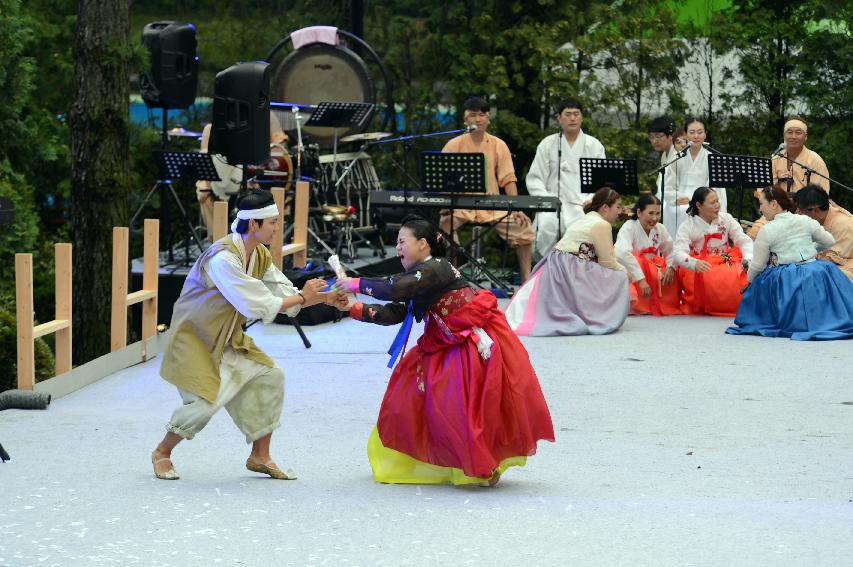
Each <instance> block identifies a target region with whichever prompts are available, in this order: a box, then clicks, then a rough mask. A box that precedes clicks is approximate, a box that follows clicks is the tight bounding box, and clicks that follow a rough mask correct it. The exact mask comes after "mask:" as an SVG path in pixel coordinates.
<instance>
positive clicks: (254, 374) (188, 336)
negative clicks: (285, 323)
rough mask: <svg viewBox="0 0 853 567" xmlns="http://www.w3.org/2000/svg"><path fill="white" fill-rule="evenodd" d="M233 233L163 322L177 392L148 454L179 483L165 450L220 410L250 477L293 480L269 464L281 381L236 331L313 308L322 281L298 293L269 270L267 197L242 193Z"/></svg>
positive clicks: (167, 368) (192, 276)
mask: <svg viewBox="0 0 853 567" xmlns="http://www.w3.org/2000/svg"><path fill="white" fill-rule="evenodd" d="M238 209H239V212H238V213H237V219H236V220H235V221H234V224H232V225H231V229H232V230H233V233H232V234H229V235H228V236H226V237H225V238H223V239H221V240H219V241H217V242H214V243H213V244H212V245H211V246H210V248H208V249H207V250H205V251H204V253H203V254H202V255H201V256H200V257H199V259H198V260H197V261H196V263H195V264H194V265H193V267H192V270H191V271H190V273H189V275H188V276H187V279H186V282H185V283H184V288H183V290H181V296H180V297H179V298H178V301H177V302H176V303H175V308H174V312H173V314H172V331H171V332H172V335H171V338H170V339H169V345H168V346H167V348H166V351H165V353H164V356H163V364H162V366H161V367H160V375H161V376H162V377H163V378H164V379H165V380H166V381H168V382H171V383H172V384H174V385H175V386H177V388H178V391H179V393H180V395H181V398H182V399H183V405H182V406H181V407H179V408H178V409H176V410H175V411H174V413H173V414H172V418H171V419H170V420H169V423H168V424H167V425H166V431H167V433H166V436H165V437H164V438H163V440H162V441H161V442H160V444H159V445H157V447H156V448H155V449H154V452H153V453H151V462H152V463H153V465H154V474H155V476H156V477H157V478H160V479H163V480H175V479H178V478H179V476H178V473H177V472H176V471H175V468H174V466H173V464H172V461H171V457H172V450H173V449H174V448H175V446H176V445H177V444H178V443H180V442H181V441H182V440H183V439H192V438H193V437H194V436H195V434H196V433H198V432H199V431H201V430H202V429H203V428H204V426H205V425H207V423H208V421H210V418H211V417H213V414H215V413H216V412H217V411H218V410H219V409H220V408H222V407H225V409H226V410H227V411H228V413H229V414H230V415H231V419H232V420H234V423H235V424H236V425H237V427H238V428H239V429H240V431H242V432H243V434H244V435H245V436H246V442H247V443H251V444H252V452H251V454H250V455H249V459H248V460H247V461H246V468H247V469H249V470H250V471H254V472H259V473H264V474H267V475H269V476H271V477H273V478H277V479H285V480H288V479H295V478H296V475H295V473H294V472H293V471H292V470H290V469H287V471H286V472H285V471H283V470H282V469H280V468H279V467H278V465H276V463H275V462H274V461H273V460H272V457H270V440H271V438H272V432H273V430H274V429H276V428H277V427H278V426H279V417H280V416H281V408H282V405H283V403H284V373H283V372H282V371H281V369H280V368H279V367H278V366H276V364H275V363H274V362H273V361H272V359H270V357H269V356H267V355H266V353H264V352H263V351H262V350H260V349H259V348H258V347H257V346H256V345H255V343H254V341H252V339H251V337H249V336H248V335H247V334H245V333H244V332H243V327H242V325H243V323H244V322H245V321H246V319H247V318H250V317H251V318H258V319H262V320H263V321H264V322H267V323H268V322H270V321H272V320H273V319H274V318H275V316H276V314H278V313H279V312H282V311H283V312H285V313H287V314H288V315H290V316H295V315H296V314H297V313H298V312H299V309H300V308H301V307H307V306H309V305H315V304H317V303H320V302H322V301H324V300H326V299H327V298H328V297H329V296H330V294H328V293H322V292H321V290H322V289H323V288H324V287H325V286H326V282H324V281H323V280H319V279H314V280H310V281H308V282H307V283H306V284H305V286H304V287H303V289H302V291H301V292H300V291H298V290H297V289H296V288H295V287H293V285H292V284H291V283H290V281H289V280H288V279H287V278H286V277H285V276H284V274H282V273H281V272H280V271H279V270H278V269H277V268H276V267H275V266H274V265H273V263H272V255H271V254H270V252H269V250H267V248H266V245H269V243H270V242H271V240H272V236H273V232H275V229H276V226H277V225H278V216H279V211H278V207H277V206H276V205H275V201H273V198H272V195H271V194H270V193H269V191H263V190H258V189H255V190H251V191H250V192H249V193H247V194H246V195H245V196H244V197H243V198H241V199H240V202H239V203H238Z"/></svg>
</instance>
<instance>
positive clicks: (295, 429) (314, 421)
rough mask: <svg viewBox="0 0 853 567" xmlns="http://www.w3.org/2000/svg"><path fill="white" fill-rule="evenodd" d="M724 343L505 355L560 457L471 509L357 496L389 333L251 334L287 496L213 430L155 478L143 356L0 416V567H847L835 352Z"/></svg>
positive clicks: (422, 494)
mask: <svg viewBox="0 0 853 567" xmlns="http://www.w3.org/2000/svg"><path fill="white" fill-rule="evenodd" d="M729 323H730V320H726V319H716V318H685V317H673V318H666V319H654V318H629V320H628V322H627V323H626V324H625V326H624V327H623V328H622V330H620V331H619V332H618V333H616V334H615V335H611V336H605V337H577V338H534V339H525V340H524V343H525V345H526V346H527V348H528V350H529V352H530V356H531V359H532V361H533V364H534V366H535V368H536V370H537V372H538V374H539V378H540V381H541V383H542V387H543V390H544V392H545V396H546V399H547V400H548V402H549V405H550V408H551V412H552V417H553V420H554V427H555V432H556V434H557V442H556V443H553V444H551V443H544V444H542V445H540V451H539V454H537V455H536V456H534V457H532V458H531V459H530V460H529V463H528V466H527V467H525V468H523V469H511V470H510V471H509V472H508V473H507V474H506V475H505V476H504V478H503V479H501V482H500V484H499V485H498V486H496V487H494V488H491V489H486V488H455V487H452V486H392V485H382V484H376V483H374V482H373V480H372V477H371V472H370V466H369V464H368V461H367V456H366V451H365V445H366V441H367V437H368V434H369V433H370V430H371V428H372V427H373V424H374V421H375V418H376V414H377V410H378V407H379V404H380V401H381V399H382V394H383V392H384V388H385V384H386V381H387V379H388V376H389V375H390V370H388V369H387V368H386V367H385V365H386V362H387V359H388V357H387V355H386V354H385V351H386V350H387V348H388V345H389V344H390V342H391V340H392V338H393V336H394V334H395V333H396V330H397V329H396V328H382V327H378V326H368V325H366V324H359V323H357V322H355V321H351V320H349V319H345V320H343V321H342V322H340V323H336V324H326V325H323V326H319V327H306V328H305V329H306V331H307V333H308V335H309V338H310V339H311V341H312V343H313V344H314V346H313V348H311V349H310V350H306V349H304V348H303V347H302V344H301V342H300V341H299V339H298V337H297V336H296V334H295V332H294V330H293V329H292V328H291V327H287V326H277V325H273V326H267V327H263V326H261V325H256V326H255V327H253V328H252V329H251V333H252V334H253V335H254V336H255V337H256V338H257V340H258V342H259V343H260V344H261V346H262V347H263V348H265V349H266V350H267V352H269V353H270V354H271V355H272V356H273V357H274V358H275V359H276V361H277V362H278V363H279V364H280V365H281V366H282V367H283V368H284V370H285V373H286V375H287V383H286V397H285V411H284V415H283V416H282V423H283V426H282V428H281V429H280V430H278V431H277V433H276V434H275V435H274V437H273V456H274V457H275V458H276V459H277V460H278V462H279V464H280V465H286V466H290V467H293V468H294V469H295V470H296V471H297V472H298V473H299V475H300V476H299V480H297V481H293V482H286V481H275V480H271V479H266V478H263V477H261V476H259V475H255V474H253V473H250V472H248V471H246V470H245V469H244V468H243V463H244V462H245V459H246V456H247V454H248V447H247V446H246V445H245V443H244V440H243V438H242V435H241V434H240V433H239V432H238V431H237V429H236V428H235V427H234V426H233V424H232V423H231V422H230V420H229V418H228V415H227V414H226V413H225V412H222V413H221V414H219V415H217V416H216V417H215V418H214V419H213V421H212V422H211V424H210V425H209V427H208V428H207V429H206V430H205V431H203V432H202V433H201V434H200V435H199V436H198V437H197V438H196V439H194V440H193V441H190V442H185V443H183V444H181V445H180V446H179V448H178V449H177V450H176V452H175V455H174V458H175V463H176V467H177V469H178V470H179V471H180V473H181V474H182V476H183V478H182V479H181V480H179V481H176V482H166V481H159V480H156V479H155V478H154V477H153V475H152V473H151V465H150V462H149V455H150V453H151V450H152V448H153V447H154V445H155V444H156V443H157V441H158V440H159V439H160V438H161V437H162V434H163V431H164V430H163V426H164V424H165V422H166V421H167V419H168V418H169V416H170V414H171V411H172V409H173V408H174V407H175V406H176V404H178V403H179V397H178V395H177V393H176V391H175V390H174V388H172V387H171V386H169V385H168V384H166V383H165V382H163V381H162V380H160V379H159V378H158V368H159V364H160V360H159V358H158V359H155V360H153V361H149V362H148V363H145V364H142V365H139V366H136V367H133V368H130V369H128V370H125V371H123V372H120V373H118V374H116V375H113V376H111V377H109V378H106V379H104V380H102V381H100V382H98V383H96V384H93V385H91V386H89V387H87V388H85V389H83V390H81V391H78V392H76V393H74V394H71V395H70V396H68V397H65V398H62V399H59V400H56V401H55V402H54V403H53V404H52V405H51V407H50V408H49V409H48V410H46V411H20V410H9V411H4V412H0V442H2V443H3V445H4V446H5V447H6V449H7V450H8V451H9V453H10V454H11V456H12V459H13V460H12V461H11V462H8V463H6V464H0V565H2V566H16V567H17V566H31V565H62V566H65V565H81V566H93V565H157V566H167V565H168V566H175V567H177V566H181V567H183V566H196V565H198V566H205V567H207V566H210V565H249V566H255V565H336V566H338V565H390V566H400V565H590V566H607V565H631V566H636V565H649V566H659V565H667V566H669V565H702V566H706V565H725V566H729V565H746V566H755V565H774V566H775V565H807V566H815V565H833V566H835V565H849V564H850V563H851V557H853V538H851V534H853V388H851V378H852V377H853V376H851V371H850V352H851V343H850V342H843V341H840V342H825V343H818V342H814V343H798V342H794V341H788V340H783V339H763V338H756V337H731V336H727V335H724V334H723V330H724V329H725V327H726V325H727V324H729ZM416 332H419V328H418V327H416Z"/></svg>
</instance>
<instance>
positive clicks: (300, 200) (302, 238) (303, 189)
mask: <svg viewBox="0 0 853 567" xmlns="http://www.w3.org/2000/svg"><path fill="white" fill-rule="evenodd" d="M308 193H309V189H308V182H307V181H297V182H296V203H295V204H294V208H293V244H296V245H297V246H301V247H302V248H301V249H300V250H298V251H297V252H295V253H294V254H293V265H294V266H295V267H297V268H304V267H305V264H306V263H307V262H308Z"/></svg>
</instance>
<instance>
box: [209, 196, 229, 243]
mask: <svg viewBox="0 0 853 567" xmlns="http://www.w3.org/2000/svg"><path fill="white" fill-rule="evenodd" d="M226 234H228V202H227V201H216V202H215V203H213V231H212V242H216V241H217V240H219V239H221V238H225V235H226Z"/></svg>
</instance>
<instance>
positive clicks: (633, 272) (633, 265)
mask: <svg viewBox="0 0 853 567" xmlns="http://www.w3.org/2000/svg"><path fill="white" fill-rule="evenodd" d="M632 230H633V226H632V225H631V221H628V222H626V223H625V224H623V225H622V228H620V229H619V233H618V234H617V235H616V244H615V246H614V250H615V253H616V260H618V261H619V263H620V264H622V265H623V266H625V269H626V270H628V275H629V276H631V281H632V282H638V281H640V280H642V279H645V277H646V276H645V275H644V274H643V269H642V268H640V263H639V262H637V258H636V256H634V241H633V238H631V232H632Z"/></svg>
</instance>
